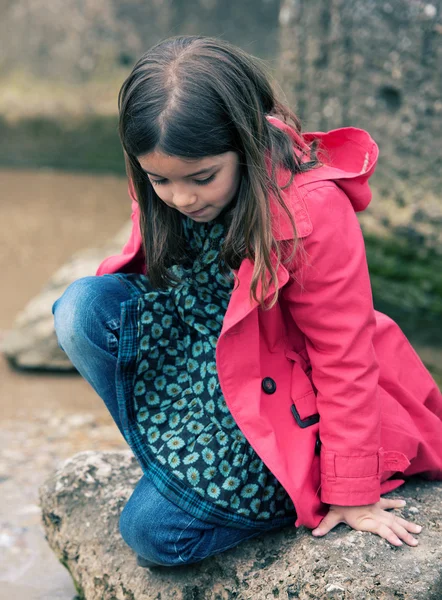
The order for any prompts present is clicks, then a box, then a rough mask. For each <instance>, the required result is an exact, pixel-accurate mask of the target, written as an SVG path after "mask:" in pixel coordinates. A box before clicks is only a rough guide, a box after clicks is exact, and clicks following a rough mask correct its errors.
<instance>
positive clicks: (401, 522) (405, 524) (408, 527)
mask: <svg viewBox="0 0 442 600" xmlns="http://www.w3.org/2000/svg"><path fill="white" fill-rule="evenodd" d="M396 521H397V523H399V525H402V527H404V528H405V529H406V530H407V531H410V532H412V533H420V532H421V531H422V527H421V526H420V525H417V524H416V523H411V522H410V521H406V520H405V519H402V517H396Z"/></svg>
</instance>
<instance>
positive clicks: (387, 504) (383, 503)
mask: <svg viewBox="0 0 442 600" xmlns="http://www.w3.org/2000/svg"><path fill="white" fill-rule="evenodd" d="M405 505H406V502H405V500H400V499H399V498H381V499H380V501H379V506H380V507H381V508H383V509H384V510H388V509H390V508H402V507H404V506H405Z"/></svg>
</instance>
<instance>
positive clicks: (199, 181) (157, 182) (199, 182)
mask: <svg viewBox="0 0 442 600" xmlns="http://www.w3.org/2000/svg"><path fill="white" fill-rule="evenodd" d="M215 175H216V173H214V174H213V175H210V177H207V178H206V179H194V180H193V182H194V183H195V184H196V185H207V184H208V183H210V182H211V181H213V180H214V179H215ZM149 181H150V183H151V184H152V185H163V184H164V183H167V181H168V180H167V179H149Z"/></svg>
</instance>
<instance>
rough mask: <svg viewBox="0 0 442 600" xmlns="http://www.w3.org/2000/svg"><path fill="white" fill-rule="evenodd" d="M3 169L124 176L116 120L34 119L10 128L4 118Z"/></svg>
mask: <svg viewBox="0 0 442 600" xmlns="http://www.w3.org/2000/svg"><path fill="white" fill-rule="evenodd" d="M0 139H1V140H2V144H1V146H0V165H2V166H8V167H27V168H36V167H47V168H51V169H63V170H66V171H93V172H101V173H103V172H105V173H116V174H124V169H125V167H124V160H123V152H122V149H121V144H120V141H119V138H118V119H117V117H116V116H109V117H103V116H95V115H94V116H90V117H81V118H78V119H73V118H72V117H70V118H69V120H68V121H66V122H65V121H62V120H61V119H58V120H55V119H47V118H45V117H34V118H30V119H23V120H21V121H19V122H18V123H16V124H13V125H12V124H9V123H8V122H7V121H5V120H4V119H2V118H1V117H0Z"/></svg>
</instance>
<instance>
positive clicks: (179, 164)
mask: <svg viewBox="0 0 442 600" xmlns="http://www.w3.org/2000/svg"><path fill="white" fill-rule="evenodd" d="M230 155H234V153H233V152H226V153H225V154H218V155H216V156H204V157H202V158H192V159H188V158H183V157H180V156H173V155H169V154H164V153H163V152H159V151H155V152H149V154H144V155H143V156H139V157H138V162H139V163H140V165H141V167H142V168H143V169H144V170H145V171H146V172H148V173H149V174H155V175H163V176H164V174H166V173H168V174H174V175H177V176H178V175H179V176H186V175H188V174H190V173H195V172H198V171H200V170H204V169H211V168H212V167H217V166H223V165H224V164H227V163H228V162H230V160H232V158H233V157H232V156H230Z"/></svg>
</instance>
